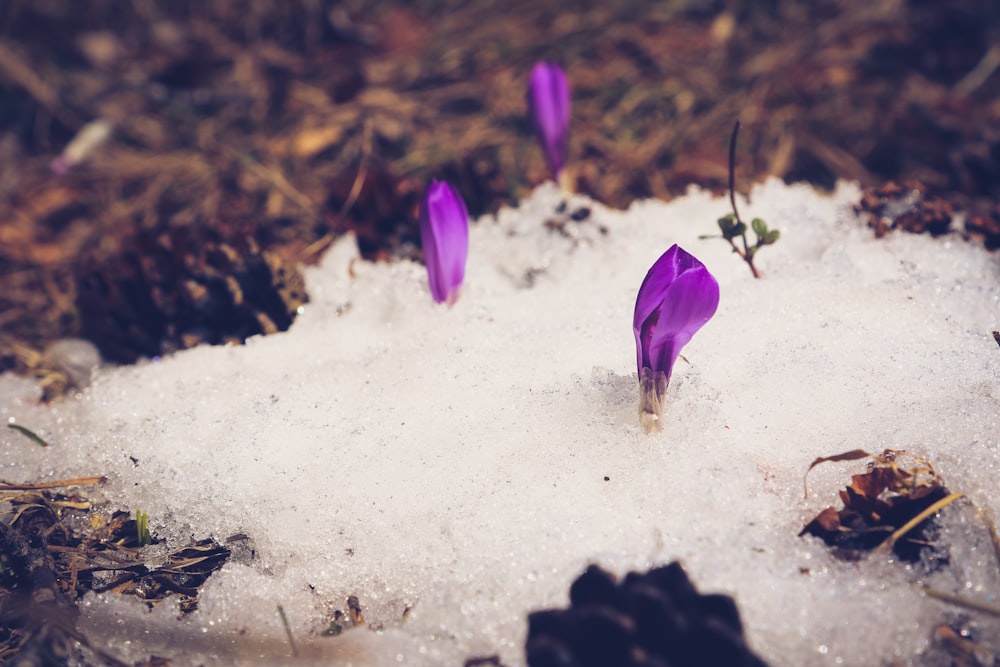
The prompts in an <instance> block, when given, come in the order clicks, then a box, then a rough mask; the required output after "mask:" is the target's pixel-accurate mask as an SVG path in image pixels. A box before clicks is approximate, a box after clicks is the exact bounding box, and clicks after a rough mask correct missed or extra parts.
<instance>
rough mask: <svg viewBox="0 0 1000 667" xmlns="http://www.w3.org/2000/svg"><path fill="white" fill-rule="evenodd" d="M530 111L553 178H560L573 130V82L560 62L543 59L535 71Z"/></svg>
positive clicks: (531, 83) (531, 84)
mask: <svg viewBox="0 0 1000 667" xmlns="http://www.w3.org/2000/svg"><path fill="white" fill-rule="evenodd" d="M528 111H529V113H530V114H531V122H532V124H534V126H535V133H536V134H537V135H538V141H539V143H540V144H541V145H542V152H543V153H544V154H545V161H546V162H548V165H549V170H550V171H551V172H552V178H553V179H554V180H556V181H558V180H559V172H561V171H562V168H563V165H565V164H566V133H567V131H568V130H569V84H568V83H567V82H566V75H565V74H563V71H562V69H561V68H560V67H559V65H556V64H555V63H549V62H542V63H538V64H537V65H535V67H534V69H532V70H531V78H530V81H529V82H528Z"/></svg>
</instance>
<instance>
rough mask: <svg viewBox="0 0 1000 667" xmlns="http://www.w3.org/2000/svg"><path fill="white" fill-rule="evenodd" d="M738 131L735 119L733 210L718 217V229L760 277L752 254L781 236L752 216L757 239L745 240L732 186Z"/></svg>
mask: <svg viewBox="0 0 1000 667" xmlns="http://www.w3.org/2000/svg"><path fill="white" fill-rule="evenodd" d="M739 133H740V121H736V125H734V126H733V136H732V138H731V139H730V140H729V204H730V205H731V206H732V207H733V212H732V213H728V214H726V215H724V216H723V217H721V218H719V221H718V222H719V231H720V232H722V238H723V239H725V240H726V241H728V242H729V245H730V246H731V247H732V249H733V252H735V253H736V254H737V255H739V256H740V257H741V258H742V259H743V261H744V262H746V263H747V266H749V267H750V272H751V273H753V277H754V278H760V272H759V271H757V267H756V266H754V263H753V260H754V256H755V255H756V254H757V251H758V250H760V249H761V248H763V247H764V246H766V245H772V244H774V243H775V242H776V241H777V240H778V239H779V238H780V237H781V232H780V231H779V230H777V229H768V228H767V223H766V222H764V221H763V220H761V219H760V218H754V219H753V220H751V221H750V229H752V230H753V233H754V235H755V236H756V237H757V239H756V241H755V242H754V243H753V245H751V244H750V242H749V241H747V226H746V223H744V222H743V221H742V220H740V213H739V211H738V210H737V209H736V191H735V187H734V186H735V180H736V175H735V174H736V137H737V136H738V135H739ZM698 238H702V239H711V238H717V237H716V236H715V235H714V234H707V235H704V236H700V237H698ZM736 239H740V240H741V241H742V244H741V245H742V246H743V247H742V248H741V247H740V246H739V245H737V244H736Z"/></svg>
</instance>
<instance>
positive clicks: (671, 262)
mask: <svg viewBox="0 0 1000 667" xmlns="http://www.w3.org/2000/svg"><path fill="white" fill-rule="evenodd" d="M718 307H719V283H717V282H716V280H715V278H714V277H713V276H712V274H711V273H709V272H708V269H706V268H705V265H704V264H702V263H701V262H699V261H698V260H697V259H695V258H694V257H693V256H692V255H690V254H688V253H687V252H686V251H685V250H684V249H683V248H681V247H679V246H677V245H673V246H671V247H670V249H669V250H667V251H666V252H665V253H663V255H661V256H660V258H659V259H658V260H656V262H655V263H654V264H653V266H652V268H650V269H649V273H647V274H646V279H645V280H643V281H642V286H641V287H640V288H639V295H638V296H637V297H636V300H635V316H634V318H633V321H632V329H633V330H634V332H635V350H636V364H637V366H638V369H639V384H640V392H641V398H640V405H639V419H640V422H641V423H642V425H643V427H644V428H645V429H646V432H647V433H648V432H649V431H651V430H653V429H654V428H655V429H656V430H659V429H660V428H661V425H660V418H661V417H662V415H663V395H664V394H665V393H666V390H667V386H668V385H669V384H670V375H671V373H672V372H673V368H674V362H676V361H677V356H678V355H679V354H680V352H681V348H682V347H684V346H685V345H687V343H688V341H690V340H691V337H692V336H694V335H695V333H696V332H697V331H698V330H699V329H701V328H702V326H704V325H705V323H706V322H708V321H709V320H710V319H711V318H712V315H714V314H715V311H716V309H717V308H718Z"/></svg>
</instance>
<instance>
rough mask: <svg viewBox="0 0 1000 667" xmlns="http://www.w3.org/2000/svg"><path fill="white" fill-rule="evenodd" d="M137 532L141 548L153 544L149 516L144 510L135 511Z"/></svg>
mask: <svg viewBox="0 0 1000 667" xmlns="http://www.w3.org/2000/svg"><path fill="white" fill-rule="evenodd" d="M135 532H136V537H137V538H138V540H139V546H140V547H144V546H146V545H147V544H152V543H153V536H152V535H150V534H149V515H148V514H146V513H145V512H143V511H142V510H136V511H135Z"/></svg>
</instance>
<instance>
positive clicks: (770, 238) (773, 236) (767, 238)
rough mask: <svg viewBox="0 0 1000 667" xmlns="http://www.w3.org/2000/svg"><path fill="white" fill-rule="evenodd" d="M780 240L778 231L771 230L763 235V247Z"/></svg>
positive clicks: (779, 231)
mask: <svg viewBox="0 0 1000 667" xmlns="http://www.w3.org/2000/svg"><path fill="white" fill-rule="evenodd" d="M779 238H781V230H780V229H772V230H771V231H769V232H768V233H767V234H765V235H764V245H771V244H772V243H774V242H775V241H777V240H778V239H779Z"/></svg>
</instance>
